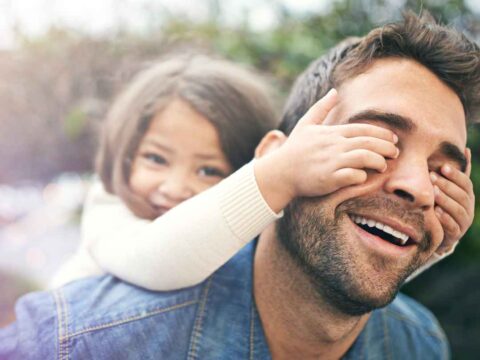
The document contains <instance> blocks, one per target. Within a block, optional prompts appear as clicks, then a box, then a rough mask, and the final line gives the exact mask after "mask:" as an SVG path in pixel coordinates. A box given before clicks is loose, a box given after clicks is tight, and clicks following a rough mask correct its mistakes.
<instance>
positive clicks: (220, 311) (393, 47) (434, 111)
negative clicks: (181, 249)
mask: <svg viewBox="0 0 480 360" xmlns="http://www.w3.org/2000/svg"><path fill="white" fill-rule="evenodd" d="M479 64H480V62H479V49H478V47H477V46H476V45H475V44H473V43H471V42H469V41H468V40H466V39H465V38H464V37H462V36H461V35H460V34H458V33H456V32H454V31H451V30H448V29H446V28H443V27H440V26H438V25H436V24H435V23H434V22H433V21H432V20H431V19H429V18H428V17H425V18H423V19H419V18H417V17H416V16H415V15H412V14H409V15H406V17H405V19H404V21H402V22H400V23H398V24H393V25H389V26H386V27H385V28H382V29H377V30H374V31H373V32H371V33H370V34H369V35H367V36H366V37H365V38H362V39H357V40H353V41H350V42H348V43H343V44H341V45H339V46H338V47H336V48H335V49H333V50H332V51H331V52H330V53H329V54H327V55H326V56H324V57H322V58H321V59H319V60H318V61H316V62H315V63H313V64H312V65H311V67H309V69H307V70H306V72H305V73H304V74H303V75H302V76H301V77H300V78H299V80H298V81H297V83H296V85H295V87H294V90H293V92H292V94H291V96H290V99H289V101H288V103H287V107H286V112H285V116H284V119H283V123H282V126H281V129H282V130H283V131H285V132H286V133H288V132H289V131H290V130H291V129H292V128H293V127H294V125H295V123H296V122H297V119H299V118H300V117H301V116H302V115H303V114H305V112H306V111H307V110H308V109H309V108H310V107H311V106H313V105H314V103H315V102H316V101H317V100H318V99H319V98H321V97H323V96H324V95H325V93H326V91H327V90H328V89H329V88H331V87H335V88H336V89H337V90H338V96H335V94H334V95H331V94H330V95H329V96H328V97H327V99H326V100H324V101H323V102H319V103H317V104H316V105H315V106H314V107H313V109H314V110H313V112H312V110H311V111H309V112H308V113H307V114H306V117H307V121H309V118H314V119H315V121H323V123H324V124H326V125H341V124H347V123H369V124H375V125H378V126H380V127H384V128H388V129H390V130H393V131H394V132H395V133H396V134H397V135H398V146H399V148H400V155H399V156H398V157H397V158H395V159H389V160H388V166H387V169H386V170H385V171H384V172H383V173H373V172H372V173H368V179H367V181H366V182H365V183H363V184H362V185H357V186H351V187H348V188H344V189H341V190H339V191H336V192H334V193H333V194H331V195H328V196H325V197H322V198H300V199H295V200H294V201H293V202H292V203H291V205H289V207H288V208H287V209H285V216H284V218H283V219H282V220H280V221H279V222H278V223H277V224H276V225H275V226H272V227H271V228H269V229H267V230H266V231H264V232H263V233H262V234H261V235H260V237H259V239H258V240H256V241H255V242H253V243H252V244H250V245H248V246H247V247H245V248H244V249H242V251H241V252H240V253H239V254H238V255H237V256H236V257H235V258H234V259H232V260H231V261H230V262H228V263H227V264H226V265H225V266H223V267H222V268H221V269H219V270H218V271H217V272H216V273H215V274H214V275H212V277H211V278H210V279H208V280H207V281H206V282H205V283H203V284H201V285H198V286H195V287H192V288H188V289H185V290H179V291H175V292H168V293H162V294H159V293H153V292H148V291H144V290H141V289H138V288H135V287H133V286H130V285H128V284H125V283H122V282H120V281H118V280H116V279H114V278H112V277H109V276H105V277H101V278H94V279H90V280H84V281H78V282H75V283H72V284H71V285H69V286H66V287H65V288H62V289H59V290H57V291H55V292H54V293H53V294H49V293H44V294H33V295H30V296H27V297H26V298H24V299H23V300H22V301H20V303H19V305H18V307H17V314H18V320H17V323H16V324H15V325H13V326H12V327H10V328H8V329H6V330H4V331H3V333H0V358H2V359H3V358H15V359H16V358H18V359H29V358H38V359H50V358H58V359H75V358H79V359H156V358H158V359H185V358H187V359H268V358H271V357H272V358H275V359H318V358H322V359H338V358H342V357H343V358H346V359H358V358H367V359H371V358H376V359H384V358H387V359H388V358H391V359H400V358H402V359H403V358H408V359H442V358H448V357H449V352H448V351H449V350H448V344H447V341H446V339H445V336H444V334H443V332H442V330H441V329H440V327H439V325H438V324H437V322H436V320H435V319H434V318H433V316H432V315H431V314H430V313H429V312H428V311H427V310H426V309H424V308H423V307H421V306H420V305H419V304H417V303H416V302H414V301H413V300H411V299H409V298H407V297H405V296H402V295H399V296H396V295H397V292H398V289H399V287H400V286H401V285H402V283H403V282H404V280H405V279H406V278H407V277H408V276H409V275H410V274H411V273H412V272H413V271H415V269H417V268H419V267H420V266H421V265H422V264H424V263H425V262H426V261H427V260H428V259H429V258H430V257H431V256H432V255H433V254H434V252H435V251H436V250H437V249H438V248H439V247H440V245H441V244H442V242H443V239H444V229H443V227H442V224H443V223H442V222H441V217H439V215H436V214H435V207H436V206H435V204H437V205H438V201H440V200H439V199H441V198H440V197H439V196H438V195H435V193H434V186H433V184H432V179H431V177H430V172H432V171H439V168H440V167H441V166H442V165H444V164H445V163H446V164H448V165H449V166H450V167H451V171H454V170H453V169H454V168H455V169H460V170H462V171H463V170H465V168H466V163H467V160H468V159H466V158H465V155H464V154H465V144H466V121H471V119H472V117H473V114H474V111H475V110H476V108H477V107H478V105H479V104H480V102H479V99H478V84H479V83H480V82H479V76H480V69H479V67H480V65H479ZM332 97H333V98H335V97H337V98H338V103H337V105H336V106H335V107H334V108H333V110H332V111H330V112H329V113H328V115H327V114H326V112H327V111H328V109H329V107H331V106H333V104H334V102H335V101H334V100H332ZM312 114H313V115H312ZM324 117H325V118H324ZM323 118H324V119H323ZM302 121H305V120H302ZM283 146H289V141H288V138H285V137H284V136H283V135H282V134H281V133H279V132H273V133H270V134H269V135H267V136H266V137H265V138H264V139H263V140H262V143H261V144H260V145H259V148H258V151H257V154H258V156H259V157H260V160H258V161H261V159H262V157H264V156H275V152H276V151H281V149H282V147H283ZM457 173H460V172H459V171H457ZM438 177H440V176H438ZM452 184H453V183H452ZM465 187H468V186H465ZM452 188H453V189H454V191H453V192H451V196H450V197H449V199H450V200H452V199H453V200H454V199H455V198H457V196H463V197H465V196H467V197H468V194H470V190H469V189H461V186H460V187H459V188H458V189H457V188H454V187H452V186H451V187H450V189H452ZM472 196H473V195H472ZM442 199H443V200H446V199H447V197H444V198H442ZM459 213H461V211H459ZM451 215H452V216H453V217H455V215H454V214H451ZM459 222H461V220H458V219H457V223H459ZM464 225H465V224H464V223H463V225H462V226H464ZM462 226H460V227H462ZM402 239H405V240H406V243H405V244H402V242H403V241H400V240H402ZM392 300H393V302H392Z"/></svg>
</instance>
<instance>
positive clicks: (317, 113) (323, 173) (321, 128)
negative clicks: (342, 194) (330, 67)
mask: <svg viewBox="0 0 480 360" xmlns="http://www.w3.org/2000/svg"><path fill="white" fill-rule="evenodd" d="M336 102H337V93H336V91H335V90H331V91H330V92H329V93H328V94H327V95H325V97H323V98H322V99H321V100H319V101H318V102H317V103H316V104H315V105H313V106H312V107H311V108H310V109H309V110H308V112H307V113H306V114H305V115H304V116H303V117H302V118H301V119H300V120H299V121H298V123H297V125H296V126H295V128H294V129H293V130H292V132H291V134H290V136H289V137H288V138H286V139H285V141H284V143H283V144H282V145H281V146H279V147H278V149H276V150H273V151H272V152H271V153H270V154H267V156H265V157H263V158H261V159H260V160H258V161H257V163H256V165H255V175H256V177H257V182H258V184H259V187H260V190H261V192H262V194H263V195H264V198H265V200H266V201H267V203H268V204H269V205H270V207H271V208H272V209H273V210H274V211H279V210H281V209H283V207H285V206H286V205H287V203H288V202H290V201H291V200H292V199H293V198H295V197H299V196H321V195H326V194H328V193H331V192H334V191H336V190H338V189H340V188H343V187H347V186H350V185H357V184H361V183H363V182H365V181H366V179H367V171H366V170H367V169H371V170H375V171H378V172H384V171H385V170H386V168H387V161H386V158H396V157H397V156H398V154H399V150H398V148H397V147H396V146H395V143H396V142H397V141H398V138H397V136H396V135H395V134H394V133H393V132H392V131H390V130H388V129H385V128H383V127H379V126H374V125H371V124H345V125H332V126H326V125H321V123H322V122H323V121H324V120H325V118H326V117H327V115H328V113H329V112H330V110H331V109H332V108H333V107H334V106H335V104H336ZM279 136H280V135H279ZM282 136H283V134H282Z"/></svg>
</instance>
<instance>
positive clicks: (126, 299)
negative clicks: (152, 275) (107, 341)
mask: <svg viewBox="0 0 480 360" xmlns="http://www.w3.org/2000/svg"><path fill="white" fill-rule="evenodd" d="M202 288H203V284H200V285H198V286H194V287H191V288H187V289H181V290H177V291H168V292H155V291H149V290H146V289H143V288H140V287H137V286H134V285H132V284H128V283H125V282H123V281H121V280H118V279H117V278H115V277H113V276H111V275H105V276H100V277H94V278H90V279H86V280H81V281H76V282H73V283H71V284H69V285H67V286H64V287H62V288H59V289H57V290H55V291H54V292H53V295H54V297H55V301H56V306H57V312H58V313H59V315H60V316H63V317H64V318H65V319H64V320H65V321H68V320H69V319H70V320H72V323H71V324H70V328H69V329H68V330H69V331H70V332H72V333H77V334H78V333H82V332H86V331H89V329H97V330H98V329H102V328H104V329H106V328H108V327H111V326H118V325H119V324H123V323H127V322H134V321H139V320H142V319H147V318H149V317H152V316H161V314H166V313H169V312H178V311H182V310H186V309H188V308H189V307H195V306H196V305H197V303H198V302H199V299H200V297H201V293H202Z"/></svg>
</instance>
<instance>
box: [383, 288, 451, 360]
mask: <svg viewBox="0 0 480 360" xmlns="http://www.w3.org/2000/svg"><path fill="white" fill-rule="evenodd" d="M376 322H377V326H381V327H382V328H383V329H382V331H383V333H384V342H385V347H386V348H389V350H388V351H389V352H391V353H393V354H399V353H404V354H405V355H407V354H408V356H409V358H411V359H417V358H418V359H429V358H431V359H447V358H449V345H448V340H447V337H446V336H445V333H444V331H443V329H442V327H441V326H440V324H439V322H438V320H437V319H436V318H435V316H434V315H433V314H432V313H431V312H430V311H429V310H428V309H427V308H426V307H424V306H423V305H421V304H420V303H418V302H417V301H415V300H413V299H411V298H410V297H408V296H406V295H403V294H399V295H398V296H397V297H396V299H395V300H394V301H393V302H392V303H391V304H390V305H388V306H387V307H385V308H383V309H381V310H379V311H378V314H377V321H376ZM392 358H396V357H395V356H393V357H392Z"/></svg>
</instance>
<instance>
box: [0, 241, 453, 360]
mask: <svg viewBox="0 0 480 360" xmlns="http://www.w3.org/2000/svg"><path fill="white" fill-rule="evenodd" d="M254 251H255V243H253V244H250V245H247V246H246V247H245V248H244V249H243V250H242V251H241V252H240V253H239V254H238V255H237V256H236V257H235V258H233V259H232V260H231V261H230V262H228V263H227V264H226V265H225V266H223V267H222V268H221V269H220V270H218V271H217V272H216V273H215V274H213V275H212V276H211V277H210V278H209V279H208V280H207V281H205V282H204V283H202V284H200V285H198V286H195V287H192V288H188V289H183V290H178V291H172V292H163V293H158V292H157V293H156V292H151V291H147V290H144V289H140V288H137V287H135V286H132V285H129V284H126V283H124V282H121V281H119V280H117V279H115V278H113V277H111V276H103V277H98V278H91V279H87V280H81V281H77V282H74V283H71V284H70V285H68V286H65V287H63V288H61V289H59V290H56V291H53V292H40V293H33V294H30V295H27V296H25V297H23V298H22V299H21V300H20V301H19V302H18V304H17V308H16V311H17V322H16V323H14V324H12V325H10V326H9V327H7V328H5V329H2V330H0V359H1V360H5V359H19V360H20V359H21V360H27V359H41V360H47V359H59V360H66V359H82V360H84V359H115V360H121V359H141V360H147V359H166V360H169V359H172V360H173V359H174V360H177V359H190V360H193V359H209V360H210V359H219V360H220V359H221V360H225V359H270V358H271V357H270V352H269V349H268V346H267V343H266V340H265V336H264V333H263V329H262V325H261V322H260V319H259V316H258V313H257V310H256V307H255V302H254V300H253V297H252V270H253V269H252V267H253V261H252V260H253V254H254ZM298 311H299V312H300V311H302V310H301V309H299V310H298ZM344 358H345V359H422V360H424V359H435V360H436V359H448V358H449V348H448V343H447V340H446V338H445V335H444V333H443V331H442V330H441V328H440V326H439V325H438V323H437V321H436V320H435V318H434V317H433V316H432V314H431V313H430V312H429V311H428V310H426V309H425V308H424V307H422V306H421V305H419V304H418V303H416V302H415V301H413V300H411V299H409V298H408V297H406V296H404V295H399V296H398V297H397V298H396V299H395V301H394V302H393V303H392V304H390V305H389V306H387V307H386V308H384V309H380V310H377V311H374V312H373V313H372V316H371V318H370V319H369V321H368V323H367V325H366V327H365V328H364V330H363V331H362V333H361V334H360V336H359V337H358V339H357V340H356V342H355V343H354V345H353V346H352V347H351V348H350V350H349V351H348V353H347V354H346V355H345V357H344Z"/></svg>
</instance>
